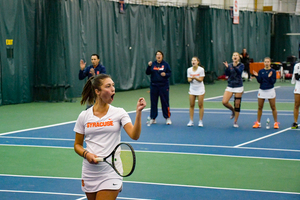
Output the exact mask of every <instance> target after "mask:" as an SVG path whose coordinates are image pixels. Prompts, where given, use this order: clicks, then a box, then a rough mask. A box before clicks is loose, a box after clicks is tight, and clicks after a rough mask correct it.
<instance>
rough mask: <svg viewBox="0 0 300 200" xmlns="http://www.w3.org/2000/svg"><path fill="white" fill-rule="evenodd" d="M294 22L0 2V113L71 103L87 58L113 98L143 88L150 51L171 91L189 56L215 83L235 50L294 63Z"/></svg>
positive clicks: (54, 1) (97, 3)
mask: <svg viewBox="0 0 300 200" xmlns="http://www.w3.org/2000/svg"><path fill="white" fill-rule="evenodd" d="M272 18H274V33H273V34H272V29H271V24H272ZM299 21H300V17H299V16H296V15H289V14H276V15H273V14H268V13H262V12H250V11H240V24H239V25H233V24H232V19H231V17H230V11H229V10H220V9H213V8H208V7H165V6H161V7H157V6H146V5H126V9H125V14H120V13H119V5H118V3H116V2H111V1H103V0H78V1H71V0H10V1H7V0H0V31H1V32H0V33H1V34H0V45H1V47H3V48H1V50H0V69H1V72H0V86H1V87H0V105H1V104H12V103H23V102H31V101H35V100H36V101H63V100H67V99H70V98H74V97H79V96H80V94H81V91H82V88H83V85H84V84H85V81H86V80H82V81H80V80H79V79H78V72H79V61H80V59H84V60H85V61H86V62H87V64H91V62H90V56H91V54H93V53H97V54H99V55H100V59H101V63H102V64H103V65H104V66H105V67H106V69H107V72H108V73H109V74H110V75H111V76H112V78H113V80H114V81H115V85H116V89H117V90H130V89H137V88H144V87H149V83H150V77H149V76H147V75H146V74H145V69H146V66H147V63H148V61H150V60H154V59H155V56H154V53H155V51H156V50H162V51H163V52H164V54H165V60H166V61H167V62H168V63H169V64H170V66H171V69H172V76H171V77H170V83H171V84H176V83H185V82H186V81H187V80H186V70H187V68H188V67H190V66H191V63H190V62H191V58H192V57H193V56H198V57H199V58H200V60H201V63H202V65H203V66H204V68H205V70H206V71H207V72H210V73H213V72H214V73H216V75H221V74H223V73H224V66H223V64H222V62H223V61H225V60H227V61H229V62H230V61H231V55H232V53H233V52H234V51H238V52H241V51H242V49H243V48H247V50H248V52H249V54H250V57H251V58H253V59H254V61H261V60H262V59H263V58H264V57H266V56H271V57H272V59H273V60H274V61H284V60H286V57H287V56H289V55H298V54H297V52H298V45H299V41H300V38H299V36H293V37H292V36H284V34H285V33H287V32H298V33H299V32H300V30H299V28H300V24H299ZM6 39H13V42H14V43H13V45H11V46H7V45H6V43H5V41H6ZM7 48H13V53H14V57H13V58H7Z"/></svg>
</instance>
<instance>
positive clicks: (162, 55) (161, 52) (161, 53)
mask: <svg viewBox="0 0 300 200" xmlns="http://www.w3.org/2000/svg"><path fill="white" fill-rule="evenodd" d="M158 52H159V53H161V55H162V56H163V57H164V53H163V52H162V51H161V50H157V51H156V52H155V56H156V54H157V53H158Z"/></svg>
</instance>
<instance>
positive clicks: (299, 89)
mask: <svg viewBox="0 0 300 200" xmlns="http://www.w3.org/2000/svg"><path fill="white" fill-rule="evenodd" d="M298 82H299V81H296V84H295V89H294V94H300V84H299V83H298Z"/></svg>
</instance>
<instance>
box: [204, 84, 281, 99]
mask: <svg viewBox="0 0 300 200" xmlns="http://www.w3.org/2000/svg"><path fill="white" fill-rule="evenodd" d="M280 87H281V86H276V87H274V88H275V89H276V88H280ZM250 92H258V89H256V90H249V91H245V92H244V94H246V93H250ZM221 97H223V95H221V96H216V97H210V98H205V99H204V101H207V100H212V99H218V98H221Z"/></svg>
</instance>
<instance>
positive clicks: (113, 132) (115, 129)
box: [74, 105, 131, 193]
mask: <svg viewBox="0 0 300 200" xmlns="http://www.w3.org/2000/svg"><path fill="white" fill-rule="evenodd" d="M129 122H131V119H130V117H129V115H128V113H127V112H126V111H125V110H124V109H123V108H116V107H114V106H112V105H109V109H108V111H107V113H106V115H105V116H103V117H101V118H98V117H97V116H95V115H94V114H93V107H91V108H89V109H87V110H85V111H82V112H81V113H80V115H79V117H78V119H77V121H76V124H75V127H74V131H75V132H76V133H79V134H84V137H85V143H86V150H87V151H88V152H90V153H93V154H95V155H97V156H98V157H102V158H104V157H106V156H108V155H109V154H110V153H111V152H112V151H113V150H114V148H115V147H116V146H117V145H118V144H119V143H120V141H121V128H122V127H124V126H125V125H126V124H127V123H129ZM122 180H123V179H122V177H120V176H119V175H118V174H117V173H116V172H115V171H114V170H113V168H112V167H110V166H109V165H108V164H107V163H105V162H99V163H98V164H90V163H89V162H88V161H87V160H86V159H83V163H82V190H83V191H84V192H88V193H92V192H98V191H100V190H118V189H120V188H121V187H122Z"/></svg>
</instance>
